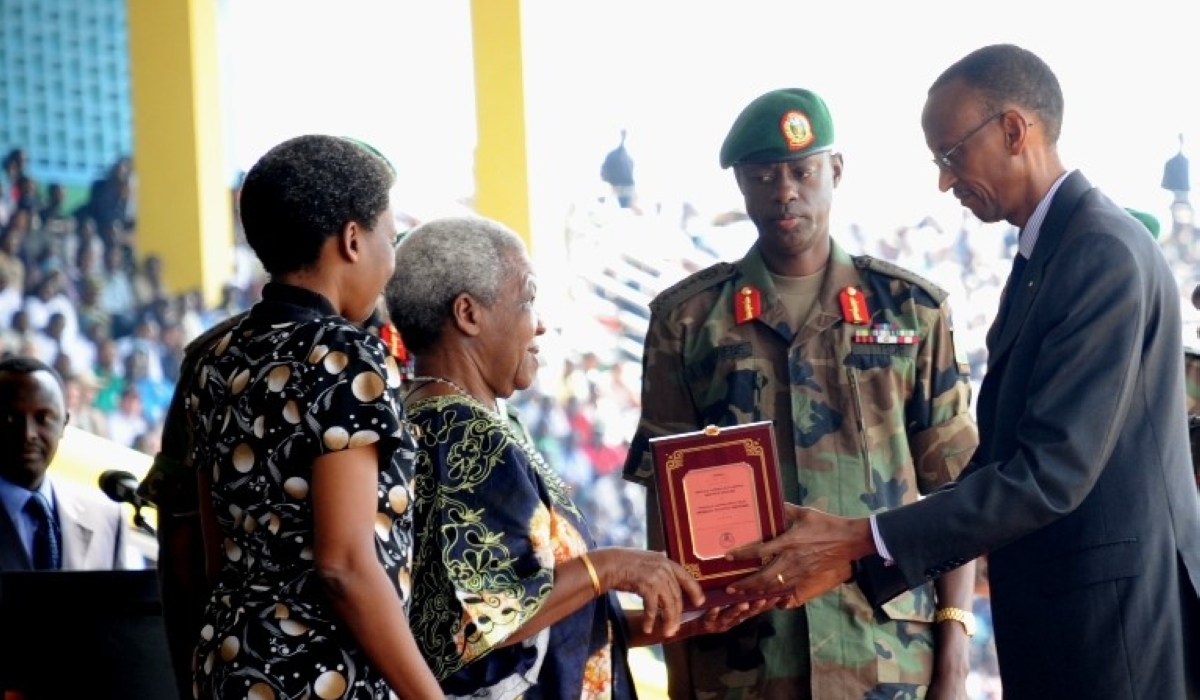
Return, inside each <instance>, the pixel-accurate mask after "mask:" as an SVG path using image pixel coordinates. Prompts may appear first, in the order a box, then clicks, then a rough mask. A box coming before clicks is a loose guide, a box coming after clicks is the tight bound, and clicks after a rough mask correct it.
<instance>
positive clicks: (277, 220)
mask: <svg viewBox="0 0 1200 700" xmlns="http://www.w3.org/2000/svg"><path fill="white" fill-rule="evenodd" d="M394 182H395V171H394V170H393V169H392V167H391V165H390V164H389V163H388V162H387V161H386V160H385V159H384V158H382V157H381V156H379V155H378V153H377V152H372V149H369V148H367V147H364V146H363V145H362V144H360V143H357V142H355V141H352V140H351V139H345V138H339V137H336V136H325V135H306V136H299V137H296V138H293V139H289V140H287V141H284V142H283V143H281V144H279V145H277V146H275V147H274V148H272V149H271V150H270V151H267V153H266V155H264V156H263V157H262V158H260V159H259V160H258V162H257V163H255V164H254V166H253V167H251V168H250V171H249V172H248V173H246V178H245V180H244V182H243V183H242V188H241V191H240V193H239V203H238V210H239V213H240V216H241V221H242V227H243V229H244V230H245V234H246V242H247V243H249V244H250V247H251V248H253V249H254V253H255V254H256V255H257V256H258V259H259V261H260V262H261V263H262V265H263V268H264V269H265V270H266V271H267V273H268V274H271V275H279V274H283V273H288V272H294V271H297V270H303V269H306V268H308V267H310V266H312V265H313V264H314V263H315V262H316V261H317V257H318V255H319V254H320V250H321V246H323V245H324V243H325V240H326V239H327V238H329V237H330V236H334V235H337V234H338V233H339V232H340V231H341V230H342V229H343V228H345V226H346V225H347V224H349V223H350V222H352V221H353V222H355V223H357V224H359V225H361V226H365V227H367V228H371V227H373V226H374V225H375V221H376V219H378V218H379V215H380V214H382V213H383V212H384V211H385V210H386V209H387V207H388V203H389V192H390V190H391V188H392V185H393V183H394Z"/></svg>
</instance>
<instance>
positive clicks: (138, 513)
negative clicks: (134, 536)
mask: <svg viewBox="0 0 1200 700" xmlns="http://www.w3.org/2000/svg"><path fill="white" fill-rule="evenodd" d="M133 524H134V525H137V526H138V529H139V530H141V531H142V532H144V533H146V534H148V535H150V536H151V537H157V536H158V533H157V532H156V531H155V529H154V526H153V525H151V524H150V523H148V522H146V519H145V518H143V517H142V507H141V506H140V505H138V506H134V507H133Z"/></svg>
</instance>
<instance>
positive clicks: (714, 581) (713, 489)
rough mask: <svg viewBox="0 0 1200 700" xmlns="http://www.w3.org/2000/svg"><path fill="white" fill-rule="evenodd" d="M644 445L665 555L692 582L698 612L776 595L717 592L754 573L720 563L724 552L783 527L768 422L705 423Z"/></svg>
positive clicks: (749, 566)
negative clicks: (699, 591)
mask: <svg viewBox="0 0 1200 700" xmlns="http://www.w3.org/2000/svg"><path fill="white" fill-rule="evenodd" d="M650 447H651V451H652V452H653V454H654V470H655V474H656V476H657V480H658V502H659V506H660V507H661V508H662V516H663V517H662V521H663V527H664V529H665V530H666V533H665V534H666V541H667V555H668V556H670V557H671V558H672V559H674V560H675V561H677V562H679V563H680V564H682V565H683V566H684V568H686V569H687V570H688V571H690V572H691V573H692V575H693V576H695V577H696V579H697V580H698V581H699V582H700V585H701V587H703V588H704V594H705V598H706V600H705V603H704V607H706V608H708V607H715V606H719V605H727V604H729V603H734V602H738V601H741V600H751V599H753V598H756V597H767V595H778V594H779V593H770V594H767V595H759V596H742V597H733V596H730V595H729V594H727V593H725V586H727V585H728V584H730V583H732V582H733V581H736V580H738V579H739V578H742V577H743V576H746V575H747V574H751V573H753V572H754V571H756V570H758V568H759V565H758V564H756V563H753V562H750V563H748V562H745V561H726V560H725V558H724V557H725V552H727V551H729V550H730V549H733V548H734V547H739V546H741V545H743V544H749V543H751V542H757V541H759V540H769V539H771V538H772V537H775V536H776V535H778V534H779V533H781V532H783V530H784V529H785V524H784V517H783V494H782V493H781V491H780V488H779V463H778V461H777V459H776V455H775V433H774V427H773V425H772V423H771V422H770V421H761V422H758V423H748V424H746V425H738V426H733V427H729V428H717V427H715V426H709V427H708V428H705V429H704V430H698V431H696V432H693V433H683V434H680V435H670V436H667V437H661V438H653V439H651V440H650ZM788 591H790V588H785V589H784V590H783V591H782V593H784V594H786V593H787V592H788Z"/></svg>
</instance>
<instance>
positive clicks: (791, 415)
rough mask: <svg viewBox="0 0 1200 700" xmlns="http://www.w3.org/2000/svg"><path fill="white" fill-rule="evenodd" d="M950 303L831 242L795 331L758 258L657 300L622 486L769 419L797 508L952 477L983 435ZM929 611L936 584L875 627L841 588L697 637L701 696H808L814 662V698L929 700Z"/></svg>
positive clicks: (845, 508)
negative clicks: (657, 459)
mask: <svg viewBox="0 0 1200 700" xmlns="http://www.w3.org/2000/svg"><path fill="white" fill-rule="evenodd" d="M850 288H853V289H855V290H856V292H855V293H856V294H858V295H859V296H858V299H859V300H865V302H866V318H864V319H863V321H865V322H864V323H851V322H849V318H848V317H849V316H850V315H851V314H850V312H848V311H843V305H842V297H843V293H844V292H845V291H846V290H848V289H850ZM755 294H757V296H758V301H759V305H760V307H761V312H760V313H758V314H757V317H756V318H753V319H750V320H745V319H743V321H744V322H742V323H739V322H737V317H738V316H739V315H740V314H744V313H745V312H744V311H743V312H738V311H737V310H736V306H735V305H739V304H745V303H746V300H747V297H751V296H753V295H755ZM945 297H946V295H945V293H944V292H943V291H942V290H940V289H939V288H937V287H936V286H934V285H933V284H931V283H930V282H928V281H926V280H923V279H921V278H920V277H918V276H916V275H914V274H912V273H910V272H908V271H905V270H903V269H900V268H898V267H896V266H894V265H891V264H889V263H885V262H882V261H879V260H875V259H872V258H869V257H852V256H850V255H848V254H847V253H846V252H845V251H843V250H842V249H841V248H840V247H838V246H837V245H836V243H835V244H834V245H833V251H832V254H831V257H830V262H829V265H828V267H827V268H826V273H825V278H824V280H823V282H822V285H821V288H820V292H819V293H818V296H817V299H816V301H815V305H816V308H814V310H813V311H812V313H810V315H809V317H808V320H807V321H806V323H805V325H804V326H803V327H802V328H800V329H792V328H790V327H789V326H788V321H787V320H786V319H787V313H786V310H785V308H784V305H783V303H782V301H781V299H780V297H779V295H778V294H777V292H776V290H775V286H774V284H773V282H772V279H771V276H770V274H769V273H768V271H767V269H766V266H765V264H764V263H763V260H762V258H761V256H760V255H759V252H758V249H757V247H754V248H751V250H750V252H749V253H748V254H747V255H746V257H745V258H744V259H742V260H740V261H738V262H736V263H732V264H729V263H719V264H717V265H714V266H713V267H710V268H708V269H706V270H704V271H702V272H699V273H697V274H695V275H693V276H692V277H690V278H688V279H686V280H684V281H683V282H680V283H679V284H678V285H676V286H674V287H672V288H671V289H668V290H666V291H664V292H663V293H662V294H660V295H659V296H658V297H657V298H656V299H655V300H654V301H653V302H652V304H651V320H650V327H649V330H648V333H647V336H646V344H645V351H644V358H643V379H642V416H641V421H640V423H639V425H638V430H637V434H636V436H635V438H634V442H633V445H632V447H631V449H630V452H629V456H628V458H627V460H626V464H625V477H626V478H627V479H629V480H631V481H635V482H638V483H643V484H644V483H648V482H650V481H651V479H652V477H653V464H652V460H651V455H650V453H649V451H648V449H647V448H648V440H649V439H650V438H652V437H656V436H661V435H669V434H673V433H679V432H686V431H692V430H697V429H699V428H701V427H703V426H704V425H708V424H714V425H720V426H728V425H736V424H741V423H747V422H750V421H759V420H771V421H774V425H775V432H776V440H777V444H778V449H779V458H780V471H781V475H780V476H781V482H782V485H783V491H784V497H785V499H786V500H788V501H790V502H792V503H799V504H803V505H809V506H813V507H816V508H819V509H821V510H825V511H828V512H832V513H836V514H839V515H844V516H866V515H868V514H870V513H875V512H878V511H881V510H885V509H888V508H894V507H896V506H899V505H901V504H904V503H909V502H911V501H914V500H916V499H917V498H918V497H919V494H922V493H927V492H929V491H931V490H934V489H936V488H938V487H940V486H941V485H943V484H945V483H947V482H949V481H952V480H953V479H954V478H955V477H956V476H957V475H958V473H959V471H961V469H962V468H963V467H964V466H965V465H966V464H967V461H968V460H969V458H970V456H971V454H972V452H973V451H974V449H975V447H976V445H977V444H978V431H977V430H976V427H975V423H974V420H973V419H972V418H971V415H970V413H969V405H968V404H969V398H970V396H969V395H970V388H969V384H968V374H969V369H968V367H967V366H966V362H965V360H964V359H962V358H960V357H957V356H956V354H955V350H954V343H953V337H952V329H951V323H950V311H949V308H948V306H947V304H946V301H945ZM890 340H895V342H888V341H890ZM933 610H934V600H933V596H932V589H931V588H930V586H929V585H926V587H924V588H923V589H918V590H917V591H915V592H913V593H909V594H905V595H902V596H901V597H899V598H897V599H895V600H893V601H892V602H891V603H889V604H888V606H887V607H886V608H885V611H886V613H887V618H888V619H883V618H882V617H881V618H874V619H873V615H872V611H871V608H870V606H869V604H868V603H867V602H866V600H865V599H864V598H863V596H862V594H861V592H860V591H859V590H858V588H857V587H856V586H854V585H844V586H841V587H839V588H838V589H836V590H835V591H833V592H831V593H829V594H827V595H825V596H822V597H821V598H818V599H817V600H814V601H812V602H810V603H809V604H808V605H806V606H805V607H804V608H803V609H801V610H799V611H772V612H770V613H767V614H764V615H762V616H760V617H759V618H756V619H755V620H752V621H750V622H748V623H747V624H744V625H742V626H740V627H738V628H737V629H735V630H732V631H731V632H729V633H727V634H725V635H719V636H710V637H696V638H693V639H689V640H687V642H686V643H687V644H688V647H689V650H688V651H689V663H690V666H691V670H692V672H693V673H692V679H693V687H694V688H695V689H696V691H697V697H699V698H760V697H788V696H789V695H792V696H801V695H806V693H800V692H792V691H791V690H789V688H793V687H795V685H796V684H799V683H803V682H804V681H803V678H802V674H803V673H804V668H805V665H804V664H803V663H798V662H797V661H796V659H797V657H798V655H802V654H805V653H807V654H808V656H809V658H810V661H811V663H810V667H811V673H812V675H813V678H812V682H811V687H812V689H813V693H814V695H813V697H814V698H820V699H826V698H829V699H835V698H836V699H841V698H847V699H848V698H855V699H858V698H862V697H865V696H867V695H869V696H870V697H877V696H878V697H889V698H893V697H896V698H901V697H917V696H918V693H922V694H923V692H924V688H923V686H925V685H926V684H928V682H929V678H930V674H931V669H932V664H933V654H932V644H933V638H932V630H931V625H930V624H929V622H930V621H931V620H932V614H933ZM806 630H807V632H806ZM835 635H836V636H837V638H838V639H837V641H836V642H834V643H831V642H830V639H831V638H832V637H834V636H835ZM756 640H757V643H755V641H756ZM872 692H874V693H878V695H875V694H871V693H872Z"/></svg>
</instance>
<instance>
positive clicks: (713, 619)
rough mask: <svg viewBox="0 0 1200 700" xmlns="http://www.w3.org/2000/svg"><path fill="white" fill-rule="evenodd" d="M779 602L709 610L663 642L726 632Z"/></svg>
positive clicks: (760, 601) (769, 600) (762, 600)
mask: <svg viewBox="0 0 1200 700" xmlns="http://www.w3.org/2000/svg"><path fill="white" fill-rule="evenodd" d="M781 600H782V599H781V598H760V599H758V600H751V601H744V602H741V603H734V604H732V605H726V606H724V607H720V608H709V609H708V610H705V611H704V614H703V615H701V616H700V617H697V618H696V619H694V620H688V621H687V622H685V623H683V625H681V626H680V628H679V634H677V635H676V636H675V637H673V638H671V639H667V640H664V641H668V642H673V641H676V640H678V639H683V638H684V637H692V636H695V635H698V634H717V633H720V632H726V631H728V630H731V629H733V628H734V627H737V626H738V625H740V624H742V623H743V622H745V621H746V620H749V619H750V618H752V617H754V616H755V615H758V614H759V613H761V612H762V611H764V610H766V609H767V608H772V607H775V606H776V605H778V604H779V602H780V601H781Z"/></svg>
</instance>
